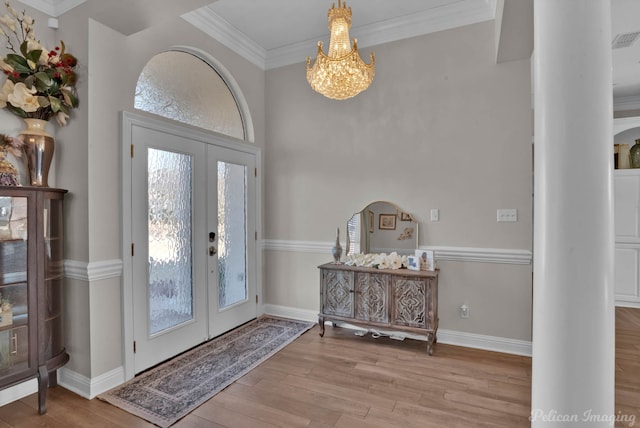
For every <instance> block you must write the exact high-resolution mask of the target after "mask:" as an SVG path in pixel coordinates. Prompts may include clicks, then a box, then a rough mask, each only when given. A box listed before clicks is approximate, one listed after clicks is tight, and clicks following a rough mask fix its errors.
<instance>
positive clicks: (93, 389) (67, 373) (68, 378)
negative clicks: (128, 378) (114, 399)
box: [58, 367, 125, 400]
mask: <svg viewBox="0 0 640 428" xmlns="http://www.w3.org/2000/svg"><path fill="white" fill-rule="evenodd" d="M124 381H125V379H124V367H118V368H116V369H113V370H111V371H110V372H107V373H104V374H102V375H100V376H97V377H95V378H88V377H86V376H84V375H81V374H79V373H76V372H74V371H73V370H69V369H67V368H64V367H63V368H61V369H59V370H58V384H59V385H60V386H62V387H64V388H66V389H68V390H69V391H73V392H75V393H76V394H78V395H80V396H81V397H84V398H86V399H88V400H91V399H92V398H95V397H96V396H98V395H100V394H102V393H103V392H105V391H108V390H110V389H111V388H115V387H116V386H118V385H121V384H122V383H124Z"/></svg>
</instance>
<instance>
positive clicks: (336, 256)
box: [331, 228, 342, 264]
mask: <svg viewBox="0 0 640 428" xmlns="http://www.w3.org/2000/svg"><path fill="white" fill-rule="evenodd" d="M331 254H332V255H333V262H334V263H336V264H339V263H340V258H341V257H342V246H341V245H340V228H338V233H337V235H336V245H334V246H333V248H331Z"/></svg>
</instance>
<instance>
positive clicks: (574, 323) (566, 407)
mask: <svg viewBox="0 0 640 428" xmlns="http://www.w3.org/2000/svg"><path fill="white" fill-rule="evenodd" d="M611 62H612V61H611V4H610V2H609V1H594V0H535V3H534V57H533V74H534V76H533V78H534V94H535V95H534V96H535V103H534V104H535V168H534V173H535V186H534V188H535V189H534V190H535V197H534V268H533V270H534V293H533V374H532V405H531V406H532V426H533V427H541V426H544V427H548V426H565V423H563V422H562V421H564V420H567V419H572V420H576V421H578V422H580V424H579V426H602V427H607V426H611V425H610V424H609V421H608V420H604V421H603V420H602V419H603V418H606V417H609V418H611V417H613V416H614V363H615V352H614V345H615V337H614V333H615V331H614V328H615V323H614V316H615V312H614V311H615V308H614V304H615V303H614V285H613V267H614V226H613V188H612V185H613V184H612V181H613V179H612V168H613V165H612V164H613V155H612V153H613V149H612V145H613V129H612V127H613V113H612V111H613V108H612V76H611V66H612V65H611ZM589 417H591V418H589ZM596 418H599V419H600V422H593V420H594V419H596ZM590 421H591V422H592V424H589V422H590ZM572 426H578V425H576V424H575V423H574V424H573V425H572Z"/></svg>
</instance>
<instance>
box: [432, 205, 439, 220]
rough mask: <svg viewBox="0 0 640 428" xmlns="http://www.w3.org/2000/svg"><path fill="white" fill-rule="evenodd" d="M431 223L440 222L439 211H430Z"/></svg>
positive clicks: (434, 209)
mask: <svg viewBox="0 0 640 428" xmlns="http://www.w3.org/2000/svg"><path fill="white" fill-rule="evenodd" d="M431 221H440V210H439V209H438V208H433V209H432V210H431Z"/></svg>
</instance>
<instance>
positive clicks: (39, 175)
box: [20, 119, 54, 187]
mask: <svg viewBox="0 0 640 428" xmlns="http://www.w3.org/2000/svg"><path fill="white" fill-rule="evenodd" d="M24 121H25V123H26V124H27V128H26V129H25V130H24V131H22V132H21V133H20V135H21V136H22V138H23V140H24V146H23V152H24V158H23V159H24V163H25V167H26V168H27V172H28V173H29V185H30V186H37V187H49V182H48V177H49V167H50V166H51V161H52V160H53V149H54V141H53V137H52V136H51V135H49V134H48V133H47V132H46V131H45V126H46V124H47V121H46V120H42V119H24Z"/></svg>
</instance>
